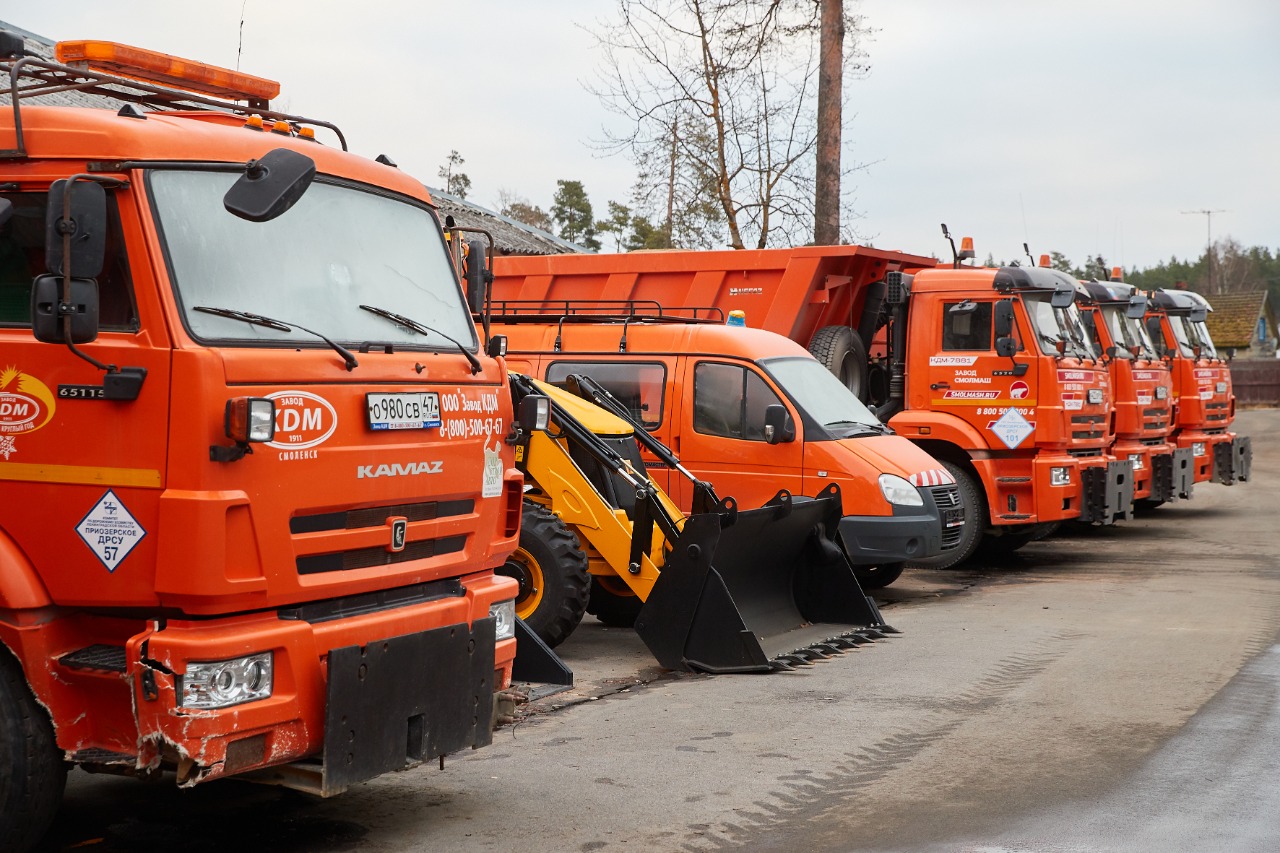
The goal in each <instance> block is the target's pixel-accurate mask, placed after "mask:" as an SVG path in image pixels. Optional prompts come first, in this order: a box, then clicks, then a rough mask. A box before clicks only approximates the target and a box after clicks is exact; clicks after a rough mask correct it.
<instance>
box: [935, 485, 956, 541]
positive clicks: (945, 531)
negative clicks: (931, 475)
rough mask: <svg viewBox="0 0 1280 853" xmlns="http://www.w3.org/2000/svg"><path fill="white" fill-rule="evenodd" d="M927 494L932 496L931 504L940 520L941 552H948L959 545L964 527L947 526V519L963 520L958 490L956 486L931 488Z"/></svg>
mask: <svg viewBox="0 0 1280 853" xmlns="http://www.w3.org/2000/svg"><path fill="white" fill-rule="evenodd" d="M929 494H931V495H933V502H934V504H935V505H937V507H938V515H939V516H940V517H941V518H942V550H944V551H949V550H951V549H952V548H954V547H956V546H957V545H959V544H960V537H961V535H963V533H964V525H963V524H956V525H954V526H948V524H947V521H948V518H951V519H955V518H960V519H964V507H963V506H962V505H961V504H960V489H959V487H958V486H955V485H949V486H933V487H931V488H930V489H929Z"/></svg>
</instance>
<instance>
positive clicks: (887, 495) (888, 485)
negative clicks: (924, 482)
mask: <svg viewBox="0 0 1280 853" xmlns="http://www.w3.org/2000/svg"><path fill="white" fill-rule="evenodd" d="M880 494H882V495H884V499H885V500H887V501H888V502H889V503H891V504H897V505H898V506H924V498H922V497H920V490H919V489H917V488H916V487H915V486H913V485H911V484H910V483H908V482H907V481H906V480H904V479H902V478H901V477H899V476H898V475H897V474H881V475H880Z"/></svg>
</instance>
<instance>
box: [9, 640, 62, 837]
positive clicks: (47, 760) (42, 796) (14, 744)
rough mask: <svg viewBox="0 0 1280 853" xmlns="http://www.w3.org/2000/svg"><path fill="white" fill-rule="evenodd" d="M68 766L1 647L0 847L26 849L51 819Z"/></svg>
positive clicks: (43, 715) (40, 710) (43, 714)
mask: <svg viewBox="0 0 1280 853" xmlns="http://www.w3.org/2000/svg"><path fill="white" fill-rule="evenodd" d="M66 782H67V768H66V766H65V765H64V764H63V763H62V753H61V752H59V750H58V745H57V741H56V740H55V739H54V735H53V725H52V724H51V723H50V722H49V715H48V714H47V713H46V712H45V710H44V708H42V707H40V705H39V704H38V703H37V702H36V700H35V697H34V696H32V695H31V690H30V689H29V688H28V687H27V681H26V679H25V678H24V677H23V675H22V671H21V669H20V668H19V667H18V665H17V664H16V663H15V662H14V661H13V660H12V659H11V658H10V657H9V656H8V655H7V654H6V653H5V651H4V650H3V647H0V850H18V851H25V850H30V849H31V848H32V847H34V846H35V845H36V842H38V841H39V840H40V839H41V838H42V837H43V836H44V834H45V832H46V831H48V829H49V825H50V824H51V823H53V816H54V814H55V813H56V812H57V811H58V805H59V804H60V803H61V802H62V790H63V788H64V787H65V786H66Z"/></svg>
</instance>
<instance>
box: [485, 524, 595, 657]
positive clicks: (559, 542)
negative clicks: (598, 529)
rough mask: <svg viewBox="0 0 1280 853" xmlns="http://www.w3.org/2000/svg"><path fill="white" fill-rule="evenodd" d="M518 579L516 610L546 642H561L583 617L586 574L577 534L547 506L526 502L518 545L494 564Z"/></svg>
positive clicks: (587, 587)
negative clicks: (499, 562)
mask: <svg viewBox="0 0 1280 853" xmlns="http://www.w3.org/2000/svg"><path fill="white" fill-rule="evenodd" d="M498 574H500V575H506V576H507V577H510V578H515V579H516V580H517V581H519V582H520V591H519V593H517V595H516V615H517V616H519V617H520V618H521V619H523V620H524V621H525V624H526V625H528V626H529V630H531V631H533V632H534V633H535V634H537V635H538V636H539V637H541V638H542V641H543V642H544V643H546V644H547V645H548V646H551V647H552V648H555V647H556V646H558V645H560V644H561V643H563V642H564V641H565V640H566V639H567V638H568V636H569V635H570V634H572V633H573V629H574V628H576V627H578V623H579V622H581V621H582V614H583V612H585V610H586V607H587V590H588V589H589V581H590V578H591V576H590V574H588V572H587V555H586V554H584V553H583V552H582V548H581V547H579V546H578V538H577V537H576V536H574V535H573V532H572V531H571V530H569V528H568V527H566V526H565V524H564V522H563V521H561V520H560V519H559V518H557V517H556V516H555V515H553V514H552V513H551V511H550V510H548V509H546V508H545V507H542V506H539V505H538V504H531V503H526V504H525V505H524V511H523V514H522V515H521V517H520V545H519V546H518V547H517V548H516V550H515V552H514V553H513V554H512V555H511V556H510V557H508V558H507V562H506V563H504V564H503V565H502V566H500V567H499V568H498Z"/></svg>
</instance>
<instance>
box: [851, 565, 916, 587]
mask: <svg viewBox="0 0 1280 853" xmlns="http://www.w3.org/2000/svg"><path fill="white" fill-rule="evenodd" d="M905 567H906V563H885V564H884V565H883V566H854V567H853V574H854V576H855V577H856V578H857V579H858V584H859V585H860V586H861V587H862V588H863V589H884V588H885V587H886V586H888V585H889V584H891V583H893V582H894V581H896V580H897V579H898V578H900V577H902V570H903V569H904V568H905Z"/></svg>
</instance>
